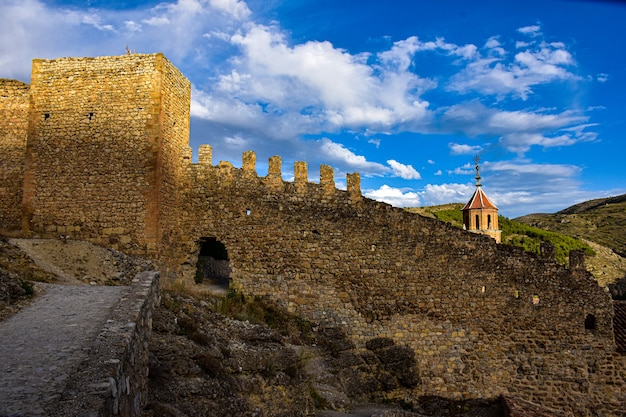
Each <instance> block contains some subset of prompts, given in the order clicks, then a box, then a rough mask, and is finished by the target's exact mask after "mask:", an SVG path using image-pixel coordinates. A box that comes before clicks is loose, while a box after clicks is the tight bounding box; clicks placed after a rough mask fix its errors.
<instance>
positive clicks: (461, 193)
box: [419, 184, 475, 206]
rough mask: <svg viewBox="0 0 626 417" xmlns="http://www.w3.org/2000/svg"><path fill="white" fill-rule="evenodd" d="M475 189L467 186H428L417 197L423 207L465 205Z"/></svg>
mask: <svg viewBox="0 0 626 417" xmlns="http://www.w3.org/2000/svg"><path fill="white" fill-rule="evenodd" d="M474 190H475V187H474V186H472V185H469V184H428V185H426V186H425V187H424V189H423V190H422V191H420V193H419V195H420V197H421V199H422V202H423V204H424V205H425V206H436V205H439V204H448V203H460V202H463V203H465V202H466V200H468V199H469V198H470V197H471V195H472V193H473V192H474Z"/></svg>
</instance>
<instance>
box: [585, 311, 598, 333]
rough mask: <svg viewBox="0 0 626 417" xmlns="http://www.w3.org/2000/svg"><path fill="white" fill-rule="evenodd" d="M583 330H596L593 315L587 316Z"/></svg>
mask: <svg viewBox="0 0 626 417" xmlns="http://www.w3.org/2000/svg"><path fill="white" fill-rule="evenodd" d="M585 329H587V330H595V329H596V316H594V315H593V314H587V317H585Z"/></svg>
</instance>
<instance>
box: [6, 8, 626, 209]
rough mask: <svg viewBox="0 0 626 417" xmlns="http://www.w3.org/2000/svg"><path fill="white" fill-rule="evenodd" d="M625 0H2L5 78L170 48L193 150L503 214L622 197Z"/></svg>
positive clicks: (392, 198)
mask: <svg viewBox="0 0 626 417" xmlns="http://www.w3.org/2000/svg"><path fill="white" fill-rule="evenodd" d="M624 22H626V5H624V4H622V3H620V2H598V1H574V0H569V1H565V0H562V1H557V0H543V1H533V0H524V1H506V2H503V1H486V0H485V1H476V2H467V1H447V0H441V1H418V0H413V1H411V0H386V1H384V2H383V1H380V0H379V1H371V0H359V1H347V0H345V1H342V0H248V1H247V2H245V1H240V0H178V1H165V2H158V1H149V0H140V1H130V0H126V1H125V0H121V1H99V0H91V1H77V0H50V1H42V0H0V77H4V78H15V79H19V80H22V81H25V82H28V81H29V78H30V68H31V61H32V59H33V58H58V57H64V56H99V55H120V54H124V53H125V51H126V46H127V45H128V47H129V48H130V49H131V50H132V51H136V52H137V53H153V52H163V53H164V54H165V55H166V56H167V57H168V58H169V59H170V60H171V61H172V62H173V63H174V64H175V65H176V66H177V67H178V68H179V69H180V70H181V71H182V72H183V73H184V74H185V75H186V76H187V77H188V78H189V79H190V80H191V82H192V85H193V87H192V88H193V90H192V106H191V114H192V120H191V138H190V143H191V146H192V147H193V148H194V150H197V146H198V145H199V144H202V143H208V144H211V145H212V146H213V155H214V157H213V158H214V163H217V162H218V161H220V160H228V161H231V162H232V163H233V164H234V165H235V166H240V165H241V154H242V152H244V151H246V150H254V151H255V152H256V153H257V170H258V172H259V174H260V175H265V174H266V172H267V159H268V158H269V157H270V156H272V155H280V156H281V157H282V158H283V178H284V179H286V180H290V179H291V178H292V176H293V162H294V161H299V160H303V161H307V162H308V164H309V178H310V179H311V180H312V181H317V178H318V176H319V169H318V167H319V164H321V163H325V164H328V165H331V166H332V167H333V168H334V169H335V179H336V182H337V186H338V187H339V188H342V187H345V174H346V173H347V172H360V173H361V188H362V191H363V194H364V195H366V196H368V197H371V198H375V199H378V200H381V201H386V202H389V203H391V204H394V205H396V206H425V205H434V204H443V203H448V202H466V201H467V200H468V199H469V197H470V195H471V193H472V192H473V190H474V178H473V177H474V173H475V172H474V169H473V166H472V163H473V162H472V160H473V158H474V156H475V155H479V156H480V158H481V161H482V162H481V173H482V176H483V181H482V182H483V186H484V189H485V191H486V193H487V194H488V195H489V197H490V198H491V199H492V200H493V201H494V202H495V203H496V205H498V207H499V208H500V213H501V214H502V215H505V216H507V217H510V218H514V217H517V216H520V215H523V214H528V213H536V212H554V211H558V210H560V209H563V208H565V207H568V206H570V205H572V204H575V203H577V202H581V201H585V200H589V199H593V198H599V197H606V196H611V195H618V194H623V193H626V164H624V151H625V149H626V147H625V146H624V139H623V132H624V127H625V126H624V117H625V116H626V112H625V110H626V48H625V47H624V45H623V40H624V39H626V25H625V24H624Z"/></svg>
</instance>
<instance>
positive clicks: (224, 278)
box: [195, 237, 230, 285]
mask: <svg viewBox="0 0 626 417" xmlns="http://www.w3.org/2000/svg"><path fill="white" fill-rule="evenodd" d="M198 246H199V248H198V250H199V252H198V262H197V263H196V276H195V281H196V283H198V284H200V283H203V282H204V283H207V284H216V285H228V284H229V283H230V261H229V259H228V251H227V250H226V246H225V245H224V244H223V243H222V242H220V241H219V240H217V239H216V238H214V237H203V238H201V239H200V240H199V241H198Z"/></svg>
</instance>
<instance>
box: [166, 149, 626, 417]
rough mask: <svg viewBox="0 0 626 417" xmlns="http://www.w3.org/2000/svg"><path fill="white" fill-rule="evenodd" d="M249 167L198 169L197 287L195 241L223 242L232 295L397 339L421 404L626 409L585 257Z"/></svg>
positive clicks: (363, 334) (605, 304) (192, 219)
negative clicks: (433, 399) (529, 249)
mask: <svg viewBox="0 0 626 417" xmlns="http://www.w3.org/2000/svg"><path fill="white" fill-rule="evenodd" d="M205 152H206V153H209V151H208V150H205ZM276 158H277V157H274V158H273V159H271V160H270V167H272V166H274V167H276V166H277V165H278V164H277V163H276V161H277V160H276ZM246 159H247V160H248V161H250V160H253V159H254V158H252V157H251V156H250V154H249V153H248V154H246V155H244V162H243V164H242V169H236V168H233V167H232V165H231V164H228V163H223V162H222V163H220V164H218V165H217V166H213V165H211V162H210V161H209V160H205V161H203V162H204V163H200V164H190V165H189V167H188V170H189V178H188V183H187V184H186V185H185V186H184V187H183V193H184V194H183V196H181V203H182V204H183V210H182V212H183V213H184V215H183V216H182V218H181V226H182V228H183V229H184V230H185V233H186V236H187V240H186V248H185V253H179V255H178V259H180V260H184V265H186V268H187V272H186V274H185V273H183V275H187V277H188V278H186V279H187V280H188V281H190V280H191V278H190V274H191V273H192V272H193V265H195V258H194V256H196V255H197V253H198V251H199V249H198V245H197V242H199V241H201V240H202V239H203V238H208V237H214V238H216V239H217V240H218V241H220V242H222V243H223V244H224V245H225V247H226V249H227V251H228V255H229V259H230V267H231V268H232V271H233V272H232V275H231V280H232V285H233V286H234V287H236V288H240V289H241V290H242V291H244V292H245V293H248V294H254V295H259V296H267V297H269V298H271V299H273V300H276V301H278V302H280V303H282V304H283V305H285V306H286V307H287V308H288V309H290V310H291V311H295V312H298V313H300V314H302V315H304V316H305V317H308V318H310V319H312V320H315V321H320V322H322V323H327V324H330V325H335V326H340V327H343V328H344V330H345V331H346V333H347V334H348V335H349V336H350V337H351V338H352V340H353V341H355V342H356V343H357V345H358V346H364V344H365V342H366V341H368V340H370V339H372V338H374V337H390V338H392V339H394V340H396V341H400V342H401V343H406V344H409V345H410V346H411V347H413V349H414V350H415V351H416V353H417V358H418V364H419V369H420V376H421V378H422V384H421V385H420V386H419V387H418V388H416V391H415V392H414V394H416V395H442V396H446V397H453V398H466V397H493V396H498V395H511V396H521V397H522V398H525V399H528V400H531V401H534V402H536V403H538V404H542V405H545V406H549V407H554V408H557V409H562V410H569V411H571V412H573V413H575V414H576V415H591V414H589V413H591V411H590V410H596V411H598V410H602V409H605V410H608V412H609V413H613V412H614V411H615V410H616V408H615V405H611V401H612V402H613V404H617V403H619V402H622V403H623V402H624V401H626V385H625V384H624V377H625V376H626V369H625V368H626V363H625V360H624V357H623V356H619V355H617V354H616V353H615V343H614V336H613V326H612V320H613V310H612V301H611V299H610V297H609V296H608V294H607V293H606V292H605V291H604V290H603V289H601V288H600V287H599V286H598V285H597V284H596V283H595V281H594V280H593V277H592V276H591V275H590V274H589V273H588V272H587V271H586V270H585V269H584V265H582V264H584V262H582V261H581V260H580V259H578V258H577V257H575V256H574V259H573V260H572V262H571V264H572V267H571V268H570V269H566V268H564V267H563V266H561V265H558V264H557V263H556V262H555V261H554V259H553V258H552V257H550V256H549V254H550V253H552V252H551V251H549V250H547V251H545V252H546V253H548V256H547V257H545V258H541V257H537V256H534V255H532V254H529V253H526V252H524V251H523V250H521V249H518V248H513V247H509V246H505V245H497V244H496V243H495V242H494V241H493V240H492V239H490V238H488V237H485V236H481V235H477V234H474V233H470V232H465V231H462V230H459V229H456V228H453V227H451V226H449V225H447V224H444V223H441V222H439V221H436V220H433V219H428V218H424V217H421V216H419V215H415V214H411V213H408V212H405V211H403V210H400V209H395V208H392V207H390V206H388V205H386V204H381V203H377V202H374V201H371V200H368V199H365V198H362V197H361V196H360V193H359V192H355V191H352V192H350V191H340V190H336V189H335V188H334V185H333V186H332V187H331V186H330V185H327V184H334V180H333V178H332V169H330V168H329V167H325V166H322V169H321V171H320V174H321V178H320V183H319V184H312V183H308V182H306V178H307V172H306V166H303V164H302V163H296V167H295V171H296V172H297V173H298V175H296V181H295V182H294V183H287V182H283V181H282V180H281V179H280V171H276V169H273V171H272V170H270V172H271V173H270V174H268V176H267V177H264V178H259V177H257V176H256V174H255V171H254V167H253V165H250V164H249V163H248V164H246V163H245V160H246ZM298 178H301V180H300V181H298ZM351 184H352V188H353V189H358V181H355V180H354V179H352V180H351ZM349 188H350V187H349ZM183 248H184V247H180V246H179V247H178V248H173V249H172V253H175V251H176V249H178V250H181V249H183ZM573 255H577V254H573ZM183 268H184V266H183ZM179 276H180V275H179ZM589 317H593V319H594V321H595V323H594V326H593V327H594V328H593V329H586V328H585V321H586V320H588V319H589ZM598 387H602V388H598ZM581 398H582V399H581ZM607 399H610V401H607ZM609 415H611V414H609Z"/></svg>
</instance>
